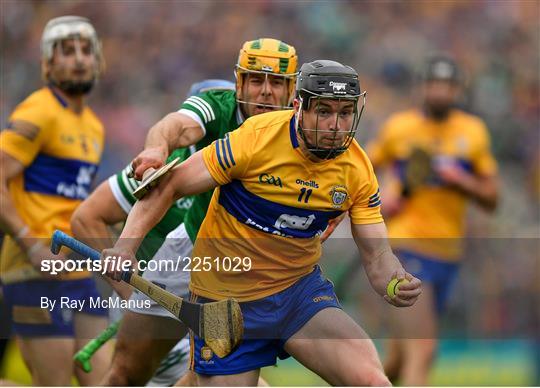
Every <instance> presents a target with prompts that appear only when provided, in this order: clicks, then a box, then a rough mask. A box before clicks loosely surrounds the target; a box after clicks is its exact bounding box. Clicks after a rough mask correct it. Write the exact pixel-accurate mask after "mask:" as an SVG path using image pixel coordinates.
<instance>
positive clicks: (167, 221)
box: [109, 148, 194, 261]
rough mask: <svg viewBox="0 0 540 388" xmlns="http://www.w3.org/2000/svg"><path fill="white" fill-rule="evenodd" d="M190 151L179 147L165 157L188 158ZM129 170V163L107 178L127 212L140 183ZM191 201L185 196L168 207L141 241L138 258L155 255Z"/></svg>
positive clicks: (121, 205)
mask: <svg viewBox="0 0 540 388" xmlns="http://www.w3.org/2000/svg"><path fill="white" fill-rule="evenodd" d="M192 151H194V149H193V148H191V149H190V148H180V149H177V150H174V151H173V152H172V153H171V155H170V156H169V158H168V159H167V162H168V161H170V160H172V159H174V158H176V157H180V160H181V161H184V160H186V159H187V158H189V156H190V155H191V153H192ZM130 170H131V165H128V166H127V167H126V168H124V169H123V170H122V171H120V172H119V173H117V174H116V175H113V176H111V177H110V178H109V187H110V188H111V190H112V192H113V195H114V197H115V199H116V201H117V202H118V204H119V205H120V207H121V208H122V209H123V210H124V211H125V212H126V213H129V211H130V210H131V208H132V207H133V205H134V204H135V202H136V201H137V198H135V197H134V196H133V192H134V191H135V189H137V187H139V185H140V184H141V182H140V181H137V180H135V179H133V178H129V177H128V174H129V172H130ZM192 202H193V197H185V198H181V199H179V200H178V201H176V202H175V203H174V205H173V206H171V207H170V209H169V210H168V211H167V213H165V216H164V217H163V218H162V219H161V221H160V222H159V223H158V224H157V225H156V226H154V228H152V230H150V232H148V234H147V235H146V237H145V238H144V240H143V242H142V243H141V246H140V248H139V250H138V251H137V254H136V256H137V258H138V259H139V260H142V261H146V260H150V259H151V258H152V257H153V256H154V255H155V253H156V252H157V250H158V249H159V248H160V247H161V245H163V242H164V241H165V237H166V236H167V234H169V232H171V231H172V230H174V229H176V227H178V225H180V224H181V223H182V220H183V218H184V217H185V214H186V212H187V210H188V209H189V208H190V207H191V204H192Z"/></svg>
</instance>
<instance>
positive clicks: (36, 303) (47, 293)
mask: <svg viewBox="0 0 540 388" xmlns="http://www.w3.org/2000/svg"><path fill="white" fill-rule="evenodd" d="M2 289H3V292H4V300H5V303H6V306H7V308H8V309H9V312H10V314H11V317H12V319H13V332H14V333H15V334H17V335H19V336H21V337H24V338H26V337H73V336H74V334H75V331H74V328H73V315H74V313H78V312H80V313H85V314H91V315H95V316H103V317H107V310H106V309H103V308H102V307H99V304H98V307H93V306H92V307H91V306H90V299H91V298H92V299H93V300H97V299H98V298H99V296H100V295H99V292H98V290H97V288H96V283H95V282H94V279H93V278H86V279H78V280H32V281H27V282H20V283H13V284H5V285H3V286H2ZM53 301H54V302H55V303H54V306H51V304H52V302H53ZM77 301H79V304H78V305H76V304H77ZM80 302H84V303H80ZM45 303H47V304H45ZM51 307H52V311H51Z"/></svg>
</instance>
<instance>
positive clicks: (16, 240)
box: [0, 16, 107, 385]
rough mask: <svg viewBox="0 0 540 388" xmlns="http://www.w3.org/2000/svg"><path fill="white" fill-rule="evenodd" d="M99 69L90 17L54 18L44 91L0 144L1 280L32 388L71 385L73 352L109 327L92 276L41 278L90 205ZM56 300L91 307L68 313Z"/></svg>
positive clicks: (15, 118) (100, 362) (47, 35)
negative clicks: (59, 236)
mask: <svg viewBox="0 0 540 388" xmlns="http://www.w3.org/2000/svg"><path fill="white" fill-rule="evenodd" d="M102 66H103V59H102V55H101V44H100V42H99V40H98V37H97V34H96V31H95V30H94V27H93V26H92V25H91V24H90V22H89V21H88V20H87V19H85V18H82V17H78V16H64V17H59V18H55V19H52V20H50V21H49V22H48V23H47V25H46V26H45V30H44V31H43V35H42V39H41V69H42V76H43V79H44V81H45V82H46V83H47V86H46V87H44V88H42V89H40V90H38V91H36V92H34V93H33V94H31V95H30V96H29V97H28V98H27V99H26V100H24V101H23V102H22V103H21V104H19V105H18V106H17V108H16V109H15V111H14V112H13V113H12V114H11V116H10V119H9V123H8V125H7V127H6V128H5V129H4V130H3V131H2V134H1V137H0V166H1V174H0V176H1V180H0V187H1V192H0V196H1V197H0V203H1V211H0V223H1V226H2V231H3V232H5V233H6V238H5V240H4V243H3V246H2V253H1V263H0V265H1V279H2V283H3V292H4V298H5V301H6V304H7V307H8V308H9V309H10V312H11V315H12V318H13V332H14V334H15V335H16V336H17V338H18V344H19V346H20V350H21V353H22V356H23V358H24V360H25V362H26V364H27V366H28V369H29V370H30V372H31V374H32V379H33V384H34V385H70V384H71V376H72V374H73V367H72V366H73V362H72V361H71V357H72V356H73V354H74V352H75V350H76V349H78V348H79V347H80V346H81V345H82V344H83V343H84V342H85V341H86V340H87V339H88V338H93V337H94V336H95V335H96V334H98V333H99V332H100V331H101V330H103V328H105V327H106V324H107V320H106V311H104V310H102V309H89V307H88V305H89V303H88V301H89V298H90V297H97V296H98V295H99V294H98V292H97V289H96V287H95V283H94V281H93V279H92V278H91V276H90V274H89V273H87V272H83V273H81V272H73V273H67V274H62V275H59V276H57V277H54V278H52V277H46V276H45V275H44V274H43V273H41V272H40V267H41V261H42V260H43V259H46V258H51V257H52V255H51V253H50V251H49V248H48V244H47V242H46V239H48V238H50V236H51V234H52V232H53V231H54V230H55V229H60V230H63V231H64V232H66V233H70V232H71V228H70V217H71V214H72V212H73V211H74V210H75V208H76V207H77V206H78V205H79V203H80V202H81V201H82V200H84V199H85V198H86V197H87V195H88V193H89V191H90V185H91V183H92V180H93V177H94V175H95V172H96V170H97V167H98V164H99V161H100V158H101V154H102V151H103V141H104V132H103V126H102V124H101V122H100V121H99V119H98V118H97V117H96V116H95V115H94V113H93V112H92V110H91V109H90V108H89V107H87V106H86V104H85V97H86V95H87V94H88V93H89V92H90V90H91V89H92V87H93V86H94V84H95V82H96V80H97V78H98V76H99V74H100V71H101V69H102ZM62 257H63V256H59V257H58V258H62ZM60 297H68V298H70V300H76V301H86V303H85V305H84V306H83V307H82V308H81V309H80V310H75V309H70V308H65V307H61V306H60V303H59V299H60ZM42 298H48V300H55V301H56V305H55V307H54V308H52V309H46V308H41V304H40V302H41V300H42ZM105 353H106V351H105V349H103V351H101V352H100V353H99V354H97V355H96V358H95V360H94V370H93V372H92V373H90V374H88V375H84V374H81V373H77V377H78V378H79V382H80V384H83V385H95V384H97V383H98V382H99V379H100V378H101V377H102V375H103V373H104V372H105V369H106V363H107V359H106V354H105Z"/></svg>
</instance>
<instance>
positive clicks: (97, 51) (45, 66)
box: [41, 16, 105, 92]
mask: <svg viewBox="0 0 540 388" xmlns="http://www.w3.org/2000/svg"><path fill="white" fill-rule="evenodd" d="M66 39H74V40H75V43H76V45H77V47H78V50H80V47H81V46H80V40H81V39H87V40H88V41H89V42H90V45H91V47H92V52H93V54H94V56H95V58H96V66H95V69H94V76H93V79H92V81H89V82H85V84H88V85H75V84H73V85H71V84H72V83H73V82H71V81H62V82H59V83H60V84H61V85H57V86H59V87H60V88H61V89H64V88H67V89H72V90H73V91H83V92H87V91H89V89H91V87H92V85H93V83H94V82H95V80H96V79H97V78H98V77H99V74H100V73H101V71H102V70H103V68H104V65H105V63H104V60H103V56H102V51H101V42H100V41H99V39H98V36H97V33H96V30H95V29H94V27H93V26H92V24H91V23H90V21H89V20H88V19H86V18H84V17H80V16H61V17H58V18H54V19H51V20H50V21H49V22H48V23H47V25H46V26H45V29H44V30H43V35H42V37H41V58H42V61H41V72H42V77H43V79H44V80H45V81H46V82H53V83H54V81H53V80H51V79H50V74H49V73H50V62H51V60H52V58H53V55H54V50H55V48H56V47H57V43H59V42H62V41H63V40H66ZM79 89H81V90H79ZM86 89H88V90H86ZM68 91H69V90H68Z"/></svg>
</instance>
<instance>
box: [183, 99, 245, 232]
mask: <svg viewBox="0 0 540 388" xmlns="http://www.w3.org/2000/svg"><path fill="white" fill-rule="evenodd" d="M179 112H180V113H183V114H185V115H187V116H189V117H191V118H192V119H193V120H195V121H196V122H197V123H199V125H200V126H201V128H203V130H204V131H205V136H204V138H203V139H201V140H200V141H199V142H198V143H197V144H196V145H195V146H196V148H197V150H200V149H202V148H204V147H206V146H207V145H209V144H211V143H212V142H213V141H215V140H217V139H221V138H223V137H225V135H226V134H227V133H228V132H230V131H232V130H234V129H236V128H238V127H239V126H240V125H241V124H242V122H243V121H244V118H243V117H242V114H241V112H240V109H238V105H237V103H236V92H235V91H233V90H209V91H207V92H205V93H202V94H199V95H198V96H192V97H189V98H188V99H187V100H186V101H184V103H183V104H182V107H181V108H180V110H179ZM212 193H213V190H211V191H208V192H206V193H202V194H198V195H196V196H194V197H193V203H192V205H191V207H190V208H189V210H188V211H187V213H186V215H185V216H184V226H185V228H186V231H187V233H188V235H189V238H190V240H191V241H192V242H193V241H195V238H196V237H197V233H199V228H200V227H201V224H202V222H203V220H204V217H205V216H206V211H207V210H208V206H209V205H210V199H212Z"/></svg>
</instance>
